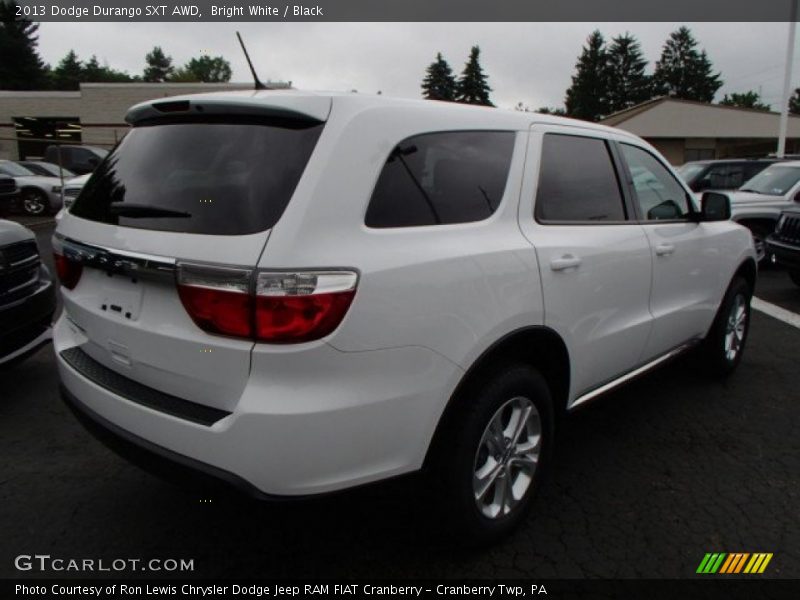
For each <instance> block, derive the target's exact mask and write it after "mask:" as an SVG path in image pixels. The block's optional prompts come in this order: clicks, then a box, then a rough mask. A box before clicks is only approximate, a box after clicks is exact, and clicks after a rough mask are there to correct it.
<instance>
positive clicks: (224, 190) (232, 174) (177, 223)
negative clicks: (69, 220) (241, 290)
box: [70, 120, 323, 235]
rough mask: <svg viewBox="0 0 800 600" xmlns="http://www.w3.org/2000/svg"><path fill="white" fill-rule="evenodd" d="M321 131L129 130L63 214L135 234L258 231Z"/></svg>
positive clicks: (286, 194)
mask: <svg viewBox="0 0 800 600" xmlns="http://www.w3.org/2000/svg"><path fill="white" fill-rule="evenodd" d="M322 127H323V125H322V124H320V123H318V122H316V121H314V122H307V121H294V120H292V121H288V120H280V121H277V120H269V121H262V120H259V121H255V122H254V121H249V120H248V121H229V120H225V121H220V122H216V121H214V122H193V121H183V122H167V123H163V122H162V123H156V124H151V125H143V126H138V127H135V128H134V129H133V130H132V131H131V132H130V133H129V134H128V135H127V136H125V138H124V139H123V141H122V142H121V143H120V144H119V146H117V148H116V149H115V150H114V151H113V152H112V153H111V154H110V155H109V156H108V157H107V158H106V160H104V161H103V162H102V164H101V165H100V166H99V167H98V168H97V169H96V170H95V172H94V174H93V175H92V178H91V179H90V180H89V182H88V183H87V184H86V186H85V188H84V190H83V192H82V193H81V194H80V196H79V197H78V199H77V200H76V201H75V203H74V204H73V206H72V209H71V211H70V212H71V213H72V214H73V215H75V216H77V217H81V218H84V219H89V220H91V221H98V222H100V223H108V224H112V225H122V226H125V227H134V228H139V229H153V230H160V231H176V232H181V233H200V234H211V235H243V234H248V233H256V232H259V231H264V230H266V229H269V228H271V227H272V226H273V225H275V223H276V222H277V221H278V219H279V218H280V216H281V214H282V213H283V210H284V209H285V208H286V205H287V204H288V202H289V199H290V198H291V197H292V194H293V193H294V189H295V187H296V186H297V182H298V181H299V180H300V177H301V175H302V174H303V170H304V169H305V166H306V163H307V162H308V159H309V157H310V156H311V152H312V151H313V149H314V146H315V145H316V142H317V139H318V138H319V135H320V133H321V131H322Z"/></svg>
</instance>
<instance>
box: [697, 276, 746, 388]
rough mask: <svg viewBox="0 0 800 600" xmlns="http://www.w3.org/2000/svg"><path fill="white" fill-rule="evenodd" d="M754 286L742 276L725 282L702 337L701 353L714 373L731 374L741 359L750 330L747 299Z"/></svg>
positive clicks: (706, 364)
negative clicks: (712, 317) (709, 323)
mask: <svg viewBox="0 0 800 600" xmlns="http://www.w3.org/2000/svg"><path fill="white" fill-rule="evenodd" d="M752 296H753V290H752V289H751V288H750V284H749V283H747V280H746V279H744V278H743V277H736V278H734V280H733V281H732V282H731V284H730V286H728V291H727V292H726V293H725V297H724V298H723V300H722V304H721V305H720V307H719V311H718V312H717V316H716V318H715V319H714V324H713V325H712V326H711V330H710V331H709V332H708V336H706V339H705V340H704V341H703V345H702V348H701V349H702V355H703V357H704V359H705V366H706V367H707V370H708V371H710V372H711V373H712V374H713V375H716V376H719V377H725V376H727V375H730V374H731V373H732V372H733V371H734V370H735V369H736V367H737V366H739V363H740V362H741V360H742V354H743V353H744V348H745V344H746V342H747V334H748V333H749V331H750V299H751V298H752Z"/></svg>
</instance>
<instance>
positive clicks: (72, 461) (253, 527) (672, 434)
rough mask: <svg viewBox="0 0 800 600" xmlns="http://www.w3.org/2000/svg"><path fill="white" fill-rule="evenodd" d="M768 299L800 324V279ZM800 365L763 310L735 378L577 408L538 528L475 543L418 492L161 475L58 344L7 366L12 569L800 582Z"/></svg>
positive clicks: (791, 336)
mask: <svg viewBox="0 0 800 600" xmlns="http://www.w3.org/2000/svg"><path fill="white" fill-rule="evenodd" d="M37 233H38V235H39V240H40V244H41V245H42V249H43V252H44V253H45V254H47V252H48V250H47V248H48V245H47V244H48V238H49V235H50V226H49V225H45V226H40V227H38V228H37ZM757 293H758V294H759V296H761V297H763V299H764V300H767V301H768V302H772V303H775V304H778V305H780V306H782V307H784V308H786V309H787V310H793V311H795V312H800V288H798V287H796V286H794V285H793V284H792V283H791V282H790V281H789V279H788V277H787V276H786V274H785V273H782V272H780V271H777V270H767V271H765V272H764V273H762V276H761V280H760V282H759V287H758V292H757ZM798 356H800V330H798V329H797V328H795V327H792V326H790V325H787V324H785V323H783V322H781V321H778V320H776V319H774V318H771V317H769V316H766V315H764V314H761V313H757V312H754V313H753V319H752V328H751V333H750V339H749V342H748V348H747V350H746V353H745V356H744V359H743V362H742V364H741V365H740V368H739V369H738V371H737V372H736V373H735V374H734V375H733V376H732V377H730V378H729V379H728V380H726V381H716V380H711V379H708V378H706V377H705V376H703V375H702V374H701V373H700V372H699V371H698V370H697V369H696V368H694V365H692V364H690V360H689V359H682V360H679V361H677V362H674V363H672V364H670V365H668V366H666V367H664V368H662V369H660V370H658V371H656V372H654V373H652V374H649V375H647V376H645V377H643V378H641V379H639V380H637V381H634V382H633V383H631V384H630V385H628V386H626V387H624V388H622V389H619V390H617V391H615V392H613V393H611V394H609V395H607V396H605V397H604V398H602V399H599V400H597V401H595V402H593V403H590V404H589V405H588V406H586V407H585V408H583V409H581V410H579V411H576V412H575V413H574V414H572V415H570V416H568V417H567V418H566V419H565V420H564V422H563V423H562V426H561V428H560V430H559V432H558V435H559V439H558V441H557V449H556V454H555V460H554V469H553V474H552V476H551V477H550V479H549V480H548V481H547V482H546V483H545V484H544V485H543V487H542V489H541V490H540V493H539V495H538V497H537V499H536V502H535V506H534V510H533V511H532V513H531V515H530V517H529V518H528V520H527V521H526V522H525V523H524V525H523V526H522V527H521V529H520V530H519V531H518V532H516V533H515V534H514V535H512V536H511V537H510V538H508V539H507V540H505V541H503V542H501V543H500V544H498V545H496V546H494V547H491V548H488V549H482V550H466V549H464V548H461V547H460V546H457V545H454V544H453V543H452V542H450V541H448V540H447V539H446V538H444V537H442V536H441V535H440V534H439V533H438V528H437V526H436V522H435V519H434V517H433V516H432V515H433V513H432V511H431V510H430V507H431V505H432V499H431V498H430V497H428V496H427V495H426V492H425V488H424V487H421V486H419V485H418V484H417V483H416V482H414V481H413V480H411V481H407V480H400V481H397V482H392V483H389V484H383V485H379V486H373V487H370V488H366V489H363V490H360V491H357V492H351V493H346V494H341V495H337V496H330V497H327V498H323V499H318V500H313V501H304V502H297V503H294V502H291V503H281V504H261V503H256V502H253V501H249V500H244V499H235V498H233V499H232V498H213V497H210V498H209V497H200V496H198V495H197V494H196V493H191V492H188V491H185V490H182V489H180V488H177V487H174V486H173V485H171V484H169V483H167V482H163V481H161V480H159V479H156V478H154V477H152V476H151V475H149V474H147V473H145V472H143V471H140V470H139V469H138V468H136V467H134V466H131V465H130V464H128V463H127V462H125V461H124V460H122V459H120V458H118V457H117V456H116V455H114V454H113V453H112V452H111V451H109V450H107V449H106V448H105V447H104V446H102V445H101V444H99V443H98V442H96V441H95V440H94V438H92V437H91V436H90V435H89V434H88V433H86V432H85V431H84V430H83V429H82V428H81V426H80V425H79V424H78V423H77V422H76V421H75V419H74V418H73V416H72V415H71V414H70V413H69V412H68V410H67V409H66V407H65V406H64V405H63V404H62V403H61V401H60V399H59V397H58V391H57V378H56V371H55V366H54V359H53V355H52V349H51V348H49V347H48V348H45V349H43V350H42V351H40V352H39V353H38V354H36V355H35V356H34V357H32V358H31V359H29V360H28V361H26V362H24V363H22V364H20V365H17V366H15V367H13V368H12V369H11V370H10V371H6V372H0V506H2V509H0V540H1V541H0V577H17V576H21V575H22V576H24V575H26V574H25V573H20V572H19V571H17V570H15V568H14V562H13V561H14V557H15V556H17V555H19V554H34V553H46V554H50V555H52V556H61V557H66V558H70V557H98V558H100V557H103V558H106V559H108V560H110V559H112V558H145V559H147V558H177V559H180V558H184V559H193V560H194V571H193V572H192V573H183V574H182V575H190V576H196V577H223V576H230V577H234V576H237V577H244V576H248V577H252V576H258V577H302V578H326V577H327V578H342V577H351V578H358V577H369V578H380V577H393V578H422V577H426V578H437V579H440V578H450V577H469V578H483V577H486V578H490V577H491V578H498V577H504V578H505V577H538V578H544V577H555V578H583V577H603V578H683V577H693V576H694V574H695V570H696V569H697V566H698V564H699V563H700V561H701V559H702V558H703V556H704V554H705V553H707V552H771V553H773V554H774V557H773V559H772V561H771V563H770V564H769V567H768V569H767V570H766V572H765V573H764V575H763V577H777V578H800V531H798V524H799V523H800V394H799V393H798V369H797V364H798V363H797V357H798ZM311 458H312V459H313V457H311ZM30 575H32V576H41V574H40V573H31V574H30ZM58 575H62V576H63V575H64V574H63V573H61V574H58ZM126 575H128V574H127V573H126ZM130 575H134V576H142V577H149V576H154V575H155V574H153V573H147V572H145V573H131V574H130ZM157 575H158V576H163V573H159V574H157Z"/></svg>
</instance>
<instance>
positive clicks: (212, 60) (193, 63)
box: [170, 56, 232, 83]
mask: <svg viewBox="0 0 800 600" xmlns="http://www.w3.org/2000/svg"><path fill="white" fill-rule="evenodd" d="M231 73H232V72H231V65H230V63H229V62H228V61H227V60H225V59H224V58H223V57H221V56H201V57H199V58H192V59H190V60H189V62H187V63H186V64H185V65H184V66H183V67H180V68H178V69H176V70H175V72H174V73H173V75H172V77H170V81H202V82H204V83H224V82H226V81H230V80H231Z"/></svg>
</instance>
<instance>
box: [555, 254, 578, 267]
mask: <svg viewBox="0 0 800 600" xmlns="http://www.w3.org/2000/svg"><path fill="white" fill-rule="evenodd" d="M579 266H581V259H580V258H578V257H577V256H573V255H572V254H565V255H564V256H562V257H561V258H554V259H553V260H551V261H550V268H551V269H552V270H553V271H565V270H567V269H573V268H578V267H579Z"/></svg>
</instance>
